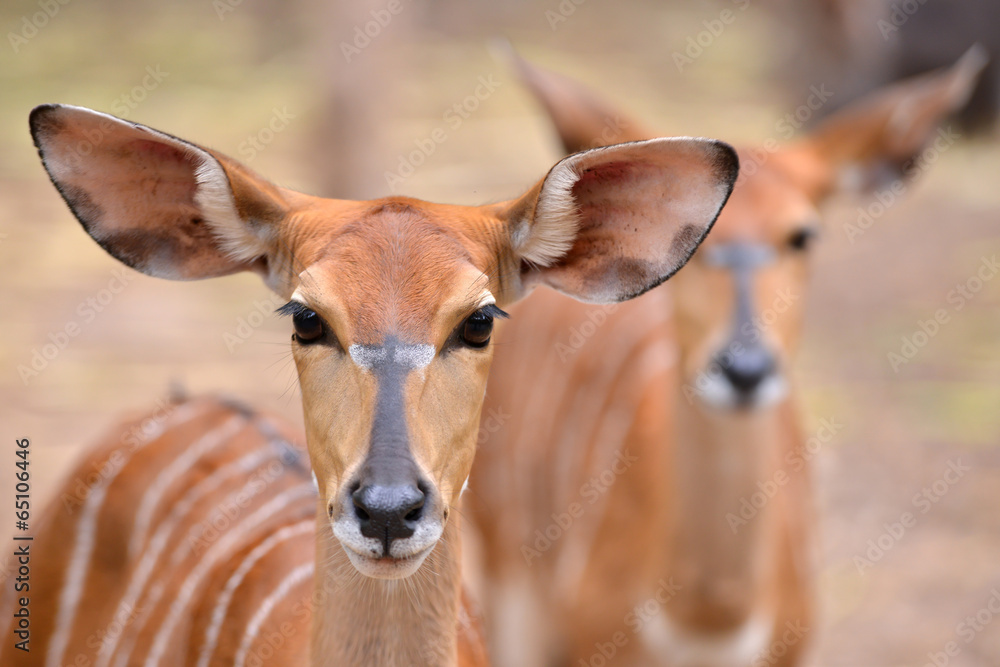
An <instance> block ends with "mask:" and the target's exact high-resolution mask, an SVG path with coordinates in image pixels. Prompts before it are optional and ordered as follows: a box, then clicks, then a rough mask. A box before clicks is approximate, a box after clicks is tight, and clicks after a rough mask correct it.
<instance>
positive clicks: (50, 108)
mask: <svg viewBox="0 0 1000 667" xmlns="http://www.w3.org/2000/svg"><path fill="white" fill-rule="evenodd" d="M61 108H62V105H61V104H39V105H38V106H37V107H35V108H34V109H32V110H31V113H30V114H29V115H28V126H29V127H30V128H31V137H32V138H33V139H34V140H35V145H36V146H38V137H39V134H43V133H45V132H46V131H48V130H54V129H57V128H58V126H59V123H58V122H57V121H56V113H57V112H58V111H59V109H61Z"/></svg>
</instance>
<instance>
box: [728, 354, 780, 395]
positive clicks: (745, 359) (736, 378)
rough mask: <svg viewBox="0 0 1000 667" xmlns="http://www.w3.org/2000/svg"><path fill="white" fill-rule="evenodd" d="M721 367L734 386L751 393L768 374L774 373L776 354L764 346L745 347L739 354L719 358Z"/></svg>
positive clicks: (740, 390)
mask: <svg viewBox="0 0 1000 667" xmlns="http://www.w3.org/2000/svg"><path fill="white" fill-rule="evenodd" d="M719 368H720V369H721V370H722V374H723V375H725V376H726V378H727V379H728V380H729V382H730V383H731V384H732V385H733V387H734V388H735V389H736V390H737V391H739V392H740V393H742V394H751V393H753V391H754V390H755V389H756V388H757V387H758V386H759V385H760V383H761V382H763V381H764V379H765V378H767V376H769V375H771V374H772V373H774V369H775V362H774V356H773V355H772V354H771V353H770V352H768V351H767V350H766V349H764V348H763V347H750V348H744V349H743V350H741V351H740V353H739V354H727V355H725V356H723V357H722V358H721V359H719Z"/></svg>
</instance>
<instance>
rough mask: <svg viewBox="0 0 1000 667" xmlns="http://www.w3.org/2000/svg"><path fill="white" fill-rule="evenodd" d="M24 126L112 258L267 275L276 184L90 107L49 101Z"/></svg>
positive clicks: (166, 267) (177, 271)
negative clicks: (28, 126) (29, 126)
mask: <svg viewBox="0 0 1000 667" xmlns="http://www.w3.org/2000/svg"><path fill="white" fill-rule="evenodd" d="M30 124H31V135H32V137H33V138H34V140H35V146H37V147H38V152H39V154H40V155H41V158H42V162H43V163H44V165H45V169H46V171H48V173H49V176H50V177H51V179H52V182H53V183H54V184H55V186H56V188H57V189H58V190H59V192H60V194H62V196H63V199H65V200H66V203H67V204H68V205H69V207H70V209H71V210H72V211H73V214H74V215H76V217H77V219H78V220H79V221H80V222H81V223H82V224H83V227H84V229H86V230H87V233H88V234H90V235H91V236H92V237H93V238H94V240H95V241H97V242H98V243H99V244H100V245H101V247H102V248H104V249H105V250H107V251H108V252H109V253H110V254H111V255H113V256H114V257H115V258H117V259H118V260H120V261H122V262H124V263H125V264H127V265H129V266H131V267H133V268H135V269H137V270H139V271H142V272H143V273H146V274H148V275H151V276H158V277H161V278H170V279H174V280H193V279H198V278H211V277H214V276H221V275H225V274H229V273H233V272H236V271H242V270H254V271H257V272H259V273H262V274H264V277H265V279H268V278H269V276H268V271H269V264H274V262H269V259H271V258H270V257H269V256H270V255H271V254H272V253H273V252H274V251H275V246H276V244H277V235H278V229H277V227H278V224H279V223H280V222H281V220H282V219H283V218H284V217H285V215H286V212H287V207H286V204H285V202H284V200H283V198H282V195H281V192H280V191H279V190H278V189H277V188H276V187H275V186H273V185H271V184H270V183H268V182H267V181H265V180H263V179H261V178H260V177H258V176H256V175H255V174H253V173H252V172H250V171H249V170H247V169H246V168H244V167H242V166H240V165H239V164H238V163H236V162H235V161H233V160H231V159H229V158H226V157H225V156H222V155H219V154H217V153H214V152H211V151H208V150H206V149H204V148H201V147H199V146H196V145H194V144H191V143H188V142H186V141H182V140H180V139H177V138H176V137H172V136H170V135H168V134H164V133H163V132H158V131H156V130H153V129H151V128H148V127H145V126H143V125H139V124H137V123H131V122H128V121H124V120H121V119H119V118H115V117H114V116H109V115H107V114H103V113H99V112H97V111H91V110H90V109H83V108H80V107H73V106H66V105H56V104H48V105H44V106H40V107H36V108H35V109H34V110H33V111H32V112H31V117H30ZM271 270H273V266H272V267H271ZM270 278H272V279H273V276H270ZM268 282H269V284H272V286H273V280H268Z"/></svg>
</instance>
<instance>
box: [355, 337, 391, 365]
mask: <svg viewBox="0 0 1000 667" xmlns="http://www.w3.org/2000/svg"><path fill="white" fill-rule="evenodd" d="M347 353H348V354H350V355H351V359H353V360H354V363H356V364H357V365H358V366H361V368H369V369H370V368H371V367H372V366H374V365H375V364H377V363H379V362H381V361H385V359H386V357H387V356H388V355H389V353H388V352H387V351H386V349H385V347H383V346H381V345H358V344H357V343H355V344H354V345H352V346H350V347H349V348H347Z"/></svg>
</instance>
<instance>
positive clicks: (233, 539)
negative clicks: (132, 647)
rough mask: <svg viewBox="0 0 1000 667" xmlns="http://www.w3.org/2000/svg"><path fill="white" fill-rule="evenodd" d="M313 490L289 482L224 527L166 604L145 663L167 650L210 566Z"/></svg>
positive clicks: (150, 661) (309, 487)
mask: <svg viewBox="0 0 1000 667" xmlns="http://www.w3.org/2000/svg"><path fill="white" fill-rule="evenodd" d="M313 494H314V491H313V486H312V484H311V483H307V484H300V485H299V486H293V487H292V488H290V489H288V490H286V491H284V492H282V493H281V494H279V495H277V496H275V497H274V498H272V499H271V500H270V501H268V502H267V503H265V504H264V505H262V506H261V507H260V508H258V509H257V510H256V511H255V512H253V513H252V514H250V515H249V516H248V517H246V518H245V519H244V520H243V521H241V522H240V523H239V524H238V525H237V526H234V527H233V528H231V529H229V530H228V531H226V533H225V534H224V535H223V536H222V537H221V538H220V539H219V541H218V542H216V543H215V544H213V545H212V546H211V548H209V550H208V551H207V552H205V554H203V556H202V558H201V560H200V561H198V565H197V566H196V567H195V568H194V569H193V570H192V571H191V573H190V574H189V575H188V577H187V579H185V581H184V583H183V584H182V585H181V587H180V590H179V591H178V593H177V597H175V598H174V600H173V603H172V604H171V605H170V611H169V613H168V615H167V618H166V619H165V620H164V621H163V623H162V624H161V625H160V627H159V630H158V632H157V633H156V638H155V639H154V640H153V647H152V649H151V650H150V652H149V657H147V658H146V664H147V665H157V664H158V663H159V661H160V659H161V658H162V657H163V654H164V652H165V651H166V650H167V642H168V641H169V640H170V636H171V635H172V634H173V632H174V628H175V627H177V623H178V622H179V621H180V620H181V616H182V615H183V614H184V611H185V610H186V609H187V606H188V603H190V601H191V598H192V596H193V595H194V593H195V591H196V590H197V589H198V587H199V585H201V583H202V580H203V579H204V578H205V577H206V576H208V574H209V573H210V572H211V571H212V568H214V567H215V566H216V565H217V564H218V563H219V562H221V561H222V560H224V559H226V558H230V557H232V554H233V551H234V550H235V549H236V548H239V547H241V546H242V544H241V540H242V539H243V538H244V537H245V536H246V534H247V533H248V532H249V531H250V530H253V529H254V528H256V527H258V526H260V525H261V524H262V523H263V522H265V521H266V520H267V519H270V518H271V517H273V516H274V515H275V514H277V513H278V512H279V511H281V510H282V509H284V508H285V507H287V506H288V505H289V503H291V502H293V501H295V500H297V499H299V498H302V497H304V496H307V495H309V496H311V495H313ZM123 657H124V658H126V659H127V656H126V655H125V654H123ZM126 664H127V663H126Z"/></svg>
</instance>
